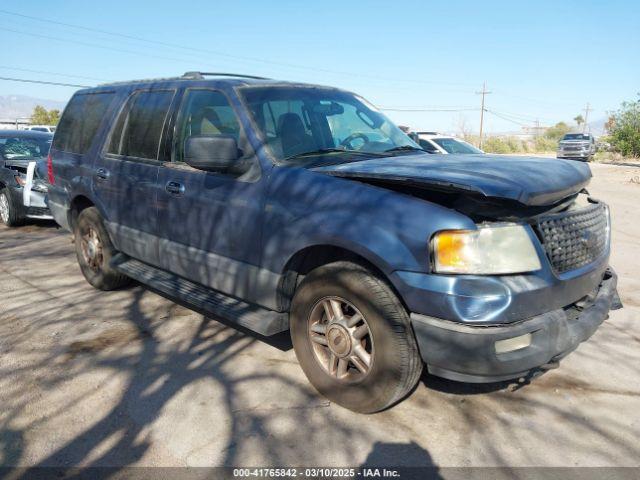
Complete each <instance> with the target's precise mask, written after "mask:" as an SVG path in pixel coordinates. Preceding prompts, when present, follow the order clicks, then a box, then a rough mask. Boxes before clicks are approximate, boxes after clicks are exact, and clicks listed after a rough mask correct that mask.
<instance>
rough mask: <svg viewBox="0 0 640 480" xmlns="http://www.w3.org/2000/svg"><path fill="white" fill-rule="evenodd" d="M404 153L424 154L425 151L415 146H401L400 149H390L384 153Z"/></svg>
mask: <svg viewBox="0 0 640 480" xmlns="http://www.w3.org/2000/svg"><path fill="white" fill-rule="evenodd" d="M402 151H407V152H409V151H416V152H424V151H425V150H424V149H423V148H420V147H414V146H413V145H400V146H398V147H393V148H389V149H388V150H385V151H384V153H390V152H402Z"/></svg>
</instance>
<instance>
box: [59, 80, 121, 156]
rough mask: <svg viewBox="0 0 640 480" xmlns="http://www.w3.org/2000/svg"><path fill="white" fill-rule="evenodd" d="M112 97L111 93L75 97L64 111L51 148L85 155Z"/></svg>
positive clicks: (85, 94) (86, 94)
mask: <svg viewBox="0 0 640 480" xmlns="http://www.w3.org/2000/svg"><path fill="white" fill-rule="evenodd" d="M114 96H115V94H114V93H112V92H105V93H84V94H78V95H75V96H74V97H73V98H72V99H71V100H70V101H69V104H68V105H67V107H66V108H65V109H64V113H63V114H62V118H61V119H60V123H59V124H58V127H59V128H58V130H57V132H56V136H55V138H54V140H53V148H55V149H56V150H60V151H63V152H69V153H77V154H84V153H86V152H87V150H89V148H90V147H91V144H92V143H93V138H94V137H95V135H96V132H97V131H98V127H100V124H101V123H102V119H103V117H104V115H105V113H106V112H107V108H108V107H109V105H110V104H111V101H112V100H113V98H114Z"/></svg>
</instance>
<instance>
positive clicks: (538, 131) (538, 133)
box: [535, 118, 540, 138]
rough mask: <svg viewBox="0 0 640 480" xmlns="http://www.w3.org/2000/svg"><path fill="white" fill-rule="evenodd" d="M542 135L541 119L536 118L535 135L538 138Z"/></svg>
mask: <svg viewBox="0 0 640 480" xmlns="http://www.w3.org/2000/svg"><path fill="white" fill-rule="evenodd" d="M539 136H540V120H539V119H537V118H536V133H535V137H536V138H538V137H539Z"/></svg>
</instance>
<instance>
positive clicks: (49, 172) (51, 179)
mask: <svg viewBox="0 0 640 480" xmlns="http://www.w3.org/2000/svg"><path fill="white" fill-rule="evenodd" d="M47 177H48V178H49V183H50V184H51V185H54V184H55V183H56V177H55V176H54V175H53V160H52V159H51V154H49V155H47Z"/></svg>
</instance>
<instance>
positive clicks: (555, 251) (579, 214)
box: [537, 203, 609, 273]
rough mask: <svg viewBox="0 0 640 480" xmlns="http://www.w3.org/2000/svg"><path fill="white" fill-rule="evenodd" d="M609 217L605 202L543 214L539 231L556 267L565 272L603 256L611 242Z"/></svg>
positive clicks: (557, 269)
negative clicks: (609, 240)
mask: <svg viewBox="0 0 640 480" xmlns="http://www.w3.org/2000/svg"><path fill="white" fill-rule="evenodd" d="M608 217H609V216H608V213H607V208H606V207H605V205H604V204H602V203H594V204H592V205H589V206H587V207H585V208H581V209H577V210H569V211H566V212H561V213H555V214H551V215H546V216H544V217H541V218H540V219H539V220H538V224H537V230H538V233H539V234H540V237H541V239H542V243H543V245H544V249H545V251H546V252H547V256H548V257H549V260H550V261H551V265H552V266H553V269H554V270H555V271H556V272H558V273H564V272H568V271H570V270H575V269H576V268H580V267H583V266H585V265H588V264H590V263H591V262H593V261H595V260H597V259H598V258H600V256H601V255H603V254H604V252H605V250H606V248H607V243H608V235H609V228H608V227H609V226H608V221H609V220H608Z"/></svg>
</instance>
